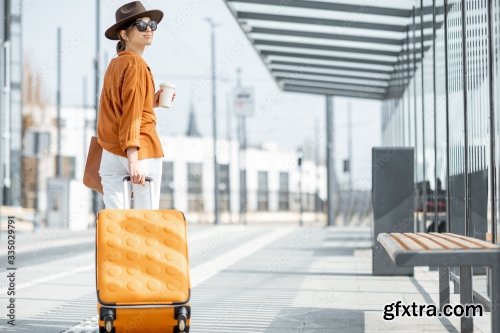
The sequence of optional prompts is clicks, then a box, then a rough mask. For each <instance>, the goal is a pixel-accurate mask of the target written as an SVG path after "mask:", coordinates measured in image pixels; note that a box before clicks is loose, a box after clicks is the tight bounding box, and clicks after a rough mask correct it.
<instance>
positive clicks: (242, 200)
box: [240, 170, 247, 212]
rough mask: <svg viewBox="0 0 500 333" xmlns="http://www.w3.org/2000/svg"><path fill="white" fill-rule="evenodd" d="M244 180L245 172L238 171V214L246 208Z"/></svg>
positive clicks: (245, 177)
mask: <svg viewBox="0 0 500 333" xmlns="http://www.w3.org/2000/svg"><path fill="white" fill-rule="evenodd" d="M246 179H247V172H246V170H240V212H244V211H245V210H246V207H247V205H246V204H247V191H246Z"/></svg>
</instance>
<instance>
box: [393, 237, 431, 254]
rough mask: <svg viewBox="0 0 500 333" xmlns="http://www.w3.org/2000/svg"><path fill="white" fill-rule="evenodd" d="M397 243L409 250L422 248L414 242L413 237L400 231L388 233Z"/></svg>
mask: <svg viewBox="0 0 500 333" xmlns="http://www.w3.org/2000/svg"><path fill="white" fill-rule="evenodd" d="M389 235H390V236H391V237H392V238H393V239H394V240H395V241H397V242H398V244H399V245H401V247H402V248H403V249H405V250H410V251H420V250H423V248H422V246H421V245H420V244H418V243H416V242H415V241H414V240H413V239H411V238H408V237H406V236H405V235H403V234H401V233H391V234H389Z"/></svg>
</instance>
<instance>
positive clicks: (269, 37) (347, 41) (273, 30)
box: [225, 0, 443, 99]
mask: <svg viewBox="0 0 500 333" xmlns="http://www.w3.org/2000/svg"><path fill="white" fill-rule="evenodd" d="M342 1H344V2H342ZM426 2H427V1H426ZM225 3H226V5H227V6H228V8H229V9H230V11H231V13H232V14H233V16H234V17H235V19H236V20H237V21H238V23H239V25H240V27H241V29H242V30H243V32H244V33H245V35H246V36H247V38H248V39H249V41H250V42H251V43H252V45H253V46H254V49H255V50H256V52H257V53H258V54H259V56H260V58H261V60H262V61H263V62H264V64H265V66H266V67H267V68H268V70H269V71H270V73H271V75H272V76H273V77H274V80H275V81H276V83H277V84H278V85H279V86H280V87H281V88H282V89H283V90H285V91H291V92H302V93H312V94H321V95H335V96H346V97H359V98H369V99H386V98H390V97H392V96H398V95H399V94H401V93H402V92H403V91H404V87H405V85H406V84H407V82H409V79H410V78H411V76H412V75H413V72H414V70H415V68H416V66H418V64H419V63H420V59H421V57H422V54H423V52H422V44H423V51H424V52H425V51H426V50H427V49H429V47H430V46H431V45H432V38H433V29H432V28H433V8H432V6H427V7H426V6H424V7H423V8H422V10H421V9H420V6H419V4H420V2H418V3H417V2H414V1H401V0H378V1H377V2H376V3H377V4H380V7H379V6H366V5H364V3H366V1H360V0H349V1H347V0H337V1H335V2H333V1H325V0H323V1H318V0H225ZM413 6H416V8H413ZM442 14H443V7H438V8H436V9H435V17H436V22H435V23H434V24H435V26H436V29H437V28H439V27H440V26H441V25H442V24H443V15H442ZM422 22H423V23H422ZM422 32H423V36H424V38H423V43H422V41H421V38H420V36H421V34H422ZM414 42H415V43H414ZM408 46H409V47H408Z"/></svg>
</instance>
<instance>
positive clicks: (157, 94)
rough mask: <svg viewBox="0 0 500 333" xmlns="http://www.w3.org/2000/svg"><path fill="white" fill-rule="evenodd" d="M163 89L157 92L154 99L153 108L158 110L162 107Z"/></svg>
mask: <svg viewBox="0 0 500 333" xmlns="http://www.w3.org/2000/svg"><path fill="white" fill-rule="evenodd" d="M162 91H163V89H162V88H160V89H159V90H158V91H157V92H155V96H154V98H153V107H154V108H157V107H159V106H160V95H161V93H162Z"/></svg>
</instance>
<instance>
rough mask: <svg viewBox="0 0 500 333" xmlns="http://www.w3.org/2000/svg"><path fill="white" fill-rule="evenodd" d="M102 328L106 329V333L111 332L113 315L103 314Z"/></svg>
mask: <svg viewBox="0 0 500 333" xmlns="http://www.w3.org/2000/svg"><path fill="white" fill-rule="evenodd" d="M104 329H105V330H106V333H111V332H113V316H111V315H106V316H104Z"/></svg>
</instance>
